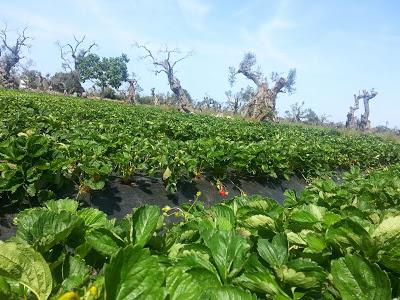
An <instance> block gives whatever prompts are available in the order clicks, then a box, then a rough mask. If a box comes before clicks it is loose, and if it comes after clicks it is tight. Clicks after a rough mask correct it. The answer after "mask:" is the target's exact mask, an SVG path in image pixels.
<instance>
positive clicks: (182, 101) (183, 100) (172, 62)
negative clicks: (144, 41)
mask: <svg viewBox="0 0 400 300" xmlns="http://www.w3.org/2000/svg"><path fill="white" fill-rule="evenodd" d="M135 45H136V47H137V48H139V49H142V50H143V51H144V52H145V53H146V54H145V55H144V56H142V57H141V59H149V60H150V61H151V63H152V64H153V66H154V73H155V74H156V75H158V74H160V73H165V75H166V76H167V79H168V84H169V87H170V89H171V91H172V92H173V93H174V95H175V97H176V100H177V102H178V105H179V110H180V111H183V112H186V113H190V112H193V107H192V103H191V101H190V97H189V93H188V92H187V91H186V90H185V89H184V88H183V87H182V85H181V82H180V81H179V79H178V78H177V77H176V75H175V69H174V68H175V67H176V65H177V64H178V63H179V62H181V61H182V60H184V59H186V58H188V57H189V56H191V55H192V52H188V53H186V54H183V55H182V56H179V57H178V58H173V57H174V56H177V55H180V54H181V52H180V50H179V49H169V48H168V47H165V49H161V50H159V51H158V52H157V54H155V53H154V52H153V51H151V50H150V49H149V48H148V47H147V46H145V45H140V44H138V43H136V44H135Z"/></svg>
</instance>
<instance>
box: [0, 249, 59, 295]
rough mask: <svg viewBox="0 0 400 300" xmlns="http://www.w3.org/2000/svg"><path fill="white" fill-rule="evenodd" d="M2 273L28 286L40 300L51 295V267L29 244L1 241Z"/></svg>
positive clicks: (0, 264) (0, 267)
mask: <svg viewBox="0 0 400 300" xmlns="http://www.w3.org/2000/svg"><path fill="white" fill-rule="evenodd" d="M0 275H1V276H4V277H7V278H10V279H12V280H15V281H17V282H18V283H20V284H22V285H24V286H26V287H27V288H28V289H29V290H31V291H32V293H34V294H35V295H36V297H37V298H38V299H39V300H42V299H43V300H44V299H47V298H48V297H49V296H50V293H51V290H52V285H53V280H52V276H51V272H50V268H49V266H48V265H47V263H46V261H45V260H44V258H43V257H42V256H41V255H40V253H38V252H36V251H35V250H34V249H32V248H31V247H29V246H28V245H23V244H17V243H12V242H7V243H0Z"/></svg>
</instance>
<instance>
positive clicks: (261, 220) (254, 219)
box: [244, 215, 275, 229]
mask: <svg viewBox="0 0 400 300" xmlns="http://www.w3.org/2000/svg"><path fill="white" fill-rule="evenodd" d="M244 224H245V225H246V226H248V227H250V228H259V227H266V226H267V227H269V228H271V229H275V221H274V219H272V218H271V217H268V216H265V215H253V216H251V217H248V218H247V219H246V220H244Z"/></svg>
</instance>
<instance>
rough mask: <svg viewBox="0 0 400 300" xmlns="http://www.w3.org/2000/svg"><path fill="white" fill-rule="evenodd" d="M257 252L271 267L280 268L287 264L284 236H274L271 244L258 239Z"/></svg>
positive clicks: (281, 234)
mask: <svg viewBox="0 0 400 300" xmlns="http://www.w3.org/2000/svg"><path fill="white" fill-rule="evenodd" d="M257 251H258V253H259V254H260V256H261V257H262V258H263V259H264V260H265V261H266V262H267V263H269V265H270V266H271V267H273V268H277V267H280V266H282V265H283V264H285V263H286V262H287V259H288V256H289V253H288V241H287V237H286V234H283V233H279V234H276V235H275V236H274V238H273V239H272V242H269V241H268V240H265V239H259V240H258V243H257Z"/></svg>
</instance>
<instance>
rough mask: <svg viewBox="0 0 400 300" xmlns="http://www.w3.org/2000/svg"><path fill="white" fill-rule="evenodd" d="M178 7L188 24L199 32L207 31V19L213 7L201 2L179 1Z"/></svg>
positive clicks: (195, 0)
mask: <svg viewBox="0 0 400 300" xmlns="http://www.w3.org/2000/svg"><path fill="white" fill-rule="evenodd" d="M177 4H178V7H179V9H180V11H181V13H182V15H183V17H184V18H185V20H186V22H187V24H189V25H190V26H193V27H194V28H196V29H197V30H204V29H205V27H206V26H205V19H206V17H207V16H208V15H209V13H210V11H211V7H210V6H209V5H207V4H205V3H204V2H202V1H200V0H177Z"/></svg>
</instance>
